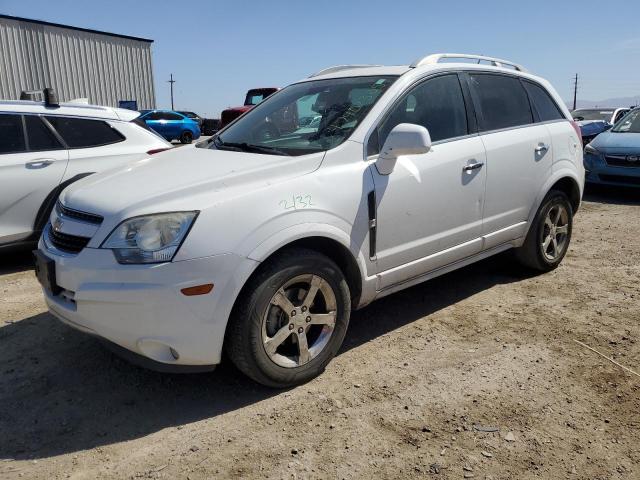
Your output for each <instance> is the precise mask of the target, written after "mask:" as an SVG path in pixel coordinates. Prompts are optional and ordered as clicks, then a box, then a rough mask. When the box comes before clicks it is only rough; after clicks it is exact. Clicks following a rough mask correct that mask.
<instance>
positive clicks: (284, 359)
mask: <svg viewBox="0 0 640 480" xmlns="http://www.w3.org/2000/svg"><path fill="white" fill-rule="evenodd" d="M336 316H337V301H336V294H335V292H334V291H333V288H332V287H331V285H330V284H329V283H328V282H327V281H326V280H325V279H323V278H322V277H320V276H319V275H315V274H308V275H298V276H296V277H294V278H292V279H290V280H288V281H287V282H286V283H285V284H284V285H282V286H281V287H280V288H279V289H278V291H277V292H276V293H275V294H274V295H273V297H272V298H271V300H270V302H269V305H268V307H267V309H266V311H265V313H264V316H263V320H262V341H263V345H264V349H265V351H266V353H267V355H268V356H269V358H270V359H271V361H273V362H274V363H275V364H276V365H279V366H281V367H285V368H295V367H300V366H302V365H305V364H307V363H309V362H310V361H311V360H313V359H314V358H316V357H317V356H318V355H319V354H320V353H321V352H322V351H323V350H324V348H325V347H326V346H327V344H328V343H329V339H330V338H331V336H332V335H333V332H334V328H335V325H336Z"/></svg>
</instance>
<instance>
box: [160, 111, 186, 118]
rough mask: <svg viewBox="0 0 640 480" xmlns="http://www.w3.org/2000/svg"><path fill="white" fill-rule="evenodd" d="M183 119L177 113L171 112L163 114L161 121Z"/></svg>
mask: <svg viewBox="0 0 640 480" xmlns="http://www.w3.org/2000/svg"><path fill="white" fill-rule="evenodd" d="M182 119H183V117H182V116H180V115H178V114H177V113H171V112H162V113H161V114H160V120H182Z"/></svg>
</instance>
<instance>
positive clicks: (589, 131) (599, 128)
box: [576, 120, 611, 136]
mask: <svg viewBox="0 0 640 480" xmlns="http://www.w3.org/2000/svg"><path fill="white" fill-rule="evenodd" d="M576 123H577V124H578V126H579V127H580V132H581V133H582V136H589V135H596V134H598V133H600V132H604V131H605V130H606V129H607V128H609V127H610V126H611V125H610V124H609V123H607V122H605V121H602V120H583V121H581V122H576Z"/></svg>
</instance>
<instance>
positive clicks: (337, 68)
mask: <svg viewBox="0 0 640 480" xmlns="http://www.w3.org/2000/svg"><path fill="white" fill-rule="evenodd" d="M380 66H381V65H365V64H358V65H335V66H333V67H329V68H324V69H322V70H320V71H319V72H316V73H314V74H312V75H309V77H308V78H313V77H318V76H320V75H326V74H327V73H334V72H339V71H340V70H350V69H352V68H369V67H380Z"/></svg>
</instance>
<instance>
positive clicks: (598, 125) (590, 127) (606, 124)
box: [571, 107, 631, 146]
mask: <svg viewBox="0 0 640 480" xmlns="http://www.w3.org/2000/svg"><path fill="white" fill-rule="evenodd" d="M629 110H631V108H625V107H614V108H611V107H604V108H578V109H576V110H574V111H573V112H571V116H572V117H573V119H574V120H575V121H576V123H577V124H578V126H579V127H580V132H581V134H582V145H583V146H584V145H586V144H587V143H589V142H590V141H591V140H593V139H594V138H595V137H596V136H597V135H599V134H600V133H602V132H604V131H606V130H608V129H610V128H611V126H612V125H614V124H615V123H616V122H617V121H618V120H620V119H621V118H622V117H624V116H625V115H626V114H627V113H628V112H629Z"/></svg>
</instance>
